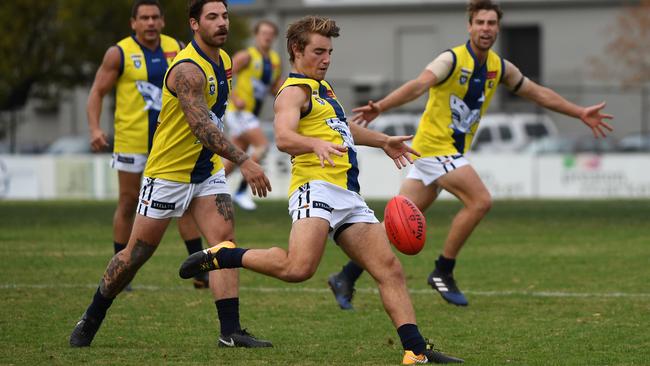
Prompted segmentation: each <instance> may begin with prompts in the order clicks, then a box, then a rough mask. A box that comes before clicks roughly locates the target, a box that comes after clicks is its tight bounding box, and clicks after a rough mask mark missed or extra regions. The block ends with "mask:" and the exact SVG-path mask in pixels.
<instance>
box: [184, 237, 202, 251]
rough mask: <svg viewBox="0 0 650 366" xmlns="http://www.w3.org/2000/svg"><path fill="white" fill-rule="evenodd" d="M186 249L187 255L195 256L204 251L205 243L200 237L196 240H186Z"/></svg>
mask: <svg viewBox="0 0 650 366" xmlns="http://www.w3.org/2000/svg"><path fill="white" fill-rule="evenodd" d="M185 247H186V248H187V254H190V255H192V254H194V253H196V252H200V251H202V250H203V242H202V241H201V237H200V236H199V237H198V238H196V239H190V240H185Z"/></svg>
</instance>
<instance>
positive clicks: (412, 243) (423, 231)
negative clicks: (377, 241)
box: [384, 196, 427, 255]
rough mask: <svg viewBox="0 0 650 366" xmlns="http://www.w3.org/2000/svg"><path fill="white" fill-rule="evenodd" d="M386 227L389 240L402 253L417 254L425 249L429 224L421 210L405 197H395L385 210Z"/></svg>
mask: <svg viewBox="0 0 650 366" xmlns="http://www.w3.org/2000/svg"><path fill="white" fill-rule="evenodd" d="M384 227H385V228H386V235H388V240H390V242H391V243H393V245H394V246H395V248H397V250H399V251H400V252H402V253H404V254H408V255H413V254H417V253H419V252H420V250H422V248H423V247H424V242H425V240H426V236H427V224H426V221H425V219H424V215H422V212H420V209H418V208H417V206H415V204H414V203H413V202H411V200H409V199H408V198H406V197H404V196H395V197H393V198H391V200H390V201H388V204H386V209H384Z"/></svg>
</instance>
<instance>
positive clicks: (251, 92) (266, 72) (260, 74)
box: [228, 47, 282, 116]
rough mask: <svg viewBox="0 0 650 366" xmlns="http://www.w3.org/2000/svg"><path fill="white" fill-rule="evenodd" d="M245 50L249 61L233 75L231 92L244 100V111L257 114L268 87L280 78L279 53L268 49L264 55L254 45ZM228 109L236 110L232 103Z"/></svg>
mask: <svg viewBox="0 0 650 366" xmlns="http://www.w3.org/2000/svg"><path fill="white" fill-rule="evenodd" d="M247 51H248V54H249V55H250V61H249V62H248V65H247V66H246V67H245V68H243V69H241V70H240V71H239V72H238V73H237V74H236V75H235V82H234V85H233V91H232V93H233V95H236V96H237V97H238V98H240V99H241V100H243V101H244V102H245V107H244V109H243V110H244V111H247V112H251V113H253V114H254V115H256V116H258V115H259V114H260V111H261V110H262V103H263V102H264V97H266V94H267V93H268V92H269V88H270V87H271V86H272V85H273V84H274V83H275V82H276V81H277V80H278V79H279V78H280V73H281V71H282V70H281V69H280V55H278V53H277V52H275V51H273V50H270V51H269V56H268V57H264V56H263V55H262V53H260V51H259V50H258V49H257V48H255V47H249V48H248V49H247ZM228 110H229V111H235V110H236V108H235V106H234V104H233V103H231V104H230V105H229V106H228Z"/></svg>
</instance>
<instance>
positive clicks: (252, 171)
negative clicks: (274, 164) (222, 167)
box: [239, 158, 271, 197]
mask: <svg viewBox="0 0 650 366" xmlns="http://www.w3.org/2000/svg"><path fill="white" fill-rule="evenodd" d="M239 171H240V172H241V174H242V175H243V176H244V179H246V183H248V185H249V186H250V187H251V190H252V191H253V194H254V195H256V196H257V197H266V193H267V192H270V191H271V182H269V178H268V177H267V176H266V174H264V169H262V167H261V166H260V165H259V164H257V163H256V162H254V161H253V159H250V158H248V159H246V160H245V161H244V162H243V163H242V164H241V165H240V166H239Z"/></svg>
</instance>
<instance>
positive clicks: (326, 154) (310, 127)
mask: <svg viewBox="0 0 650 366" xmlns="http://www.w3.org/2000/svg"><path fill="white" fill-rule="evenodd" d="M338 35H339V28H338V27H337V26H336V23H335V22H334V21H333V20H331V19H327V18H323V17H314V16H307V17H304V18H302V19H300V20H299V21H297V22H295V23H293V24H292V25H291V26H290V27H289V29H288V31H287V45H288V47H287V48H288V50H289V60H290V61H291V64H292V73H291V74H290V75H289V78H288V79H287V80H286V81H285V82H284V84H283V85H282V87H281V88H280V91H279V92H278V96H277V99H276V101H275V134H276V143H277V146H278V149H280V150H281V151H284V152H286V153H288V154H290V155H291V156H293V169H292V177H291V187H290V190H289V192H291V193H290V197H289V212H290V215H291V217H292V219H293V226H292V228H291V233H290V235H289V248H288V250H284V249H282V248H277V247H274V248H270V249H243V248H236V247H235V244H234V243H232V242H228V241H227V242H223V243H220V244H218V245H216V246H214V247H212V248H209V249H206V250H204V251H203V252H199V253H195V254H193V255H191V256H190V257H188V259H187V260H186V261H185V262H184V263H183V264H182V266H181V269H180V275H181V277H183V278H189V277H192V276H194V275H196V274H198V273H201V272H204V271H210V270H214V269H227V268H239V267H243V268H247V269H250V270H253V271H255V272H259V273H262V274H266V275H269V276H272V277H275V278H278V279H281V280H283V281H287V282H302V281H305V280H307V279H309V278H310V277H311V276H313V274H314V273H315V272H316V269H317V267H318V263H319V262H320V260H321V257H322V256H323V252H324V250H325V243H326V241H327V237H328V233H332V237H333V239H334V241H335V242H336V243H337V244H338V245H339V246H340V247H341V248H342V249H343V250H344V251H345V253H346V254H347V255H348V256H349V257H350V258H352V259H353V260H354V261H355V262H357V263H359V264H360V265H361V266H363V268H365V269H366V270H367V271H368V272H370V274H371V275H372V277H373V278H374V279H375V281H376V282H377V286H378V287H379V293H380V295H381V300H382V302H383V305H384V309H385V310H386V312H387V313H388V315H389V317H390V318H391V320H392V322H393V324H394V326H395V328H397V333H398V334H399V337H400V340H401V342H402V346H403V347H404V352H405V353H404V359H403V363H404V364H407V365H408V364H416V363H461V362H463V361H462V360H461V359H458V358H454V357H451V356H447V355H445V354H443V353H441V352H439V351H436V350H434V349H433V347H430V345H427V343H426V341H425V340H424V338H423V337H422V335H421V334H420V331H419V329H418V326H417V325H416V321H415V311H414V309H413V305H412V304H411V299H410V297H409V294H408V291H407V288H406V280H405V277H404V272H403V271H402V266H401V264H400V262H399V260H398V259H397V258H396V257H395V254H394V253H393V252H392V250H391V248H390V245H389V244H388V240H387V238H386V234H385V232H384V229H383V227H382V226H381V225H380V224H379V221H378V220H377V218H376V217H375V215H374V213H373V211H372V210H371V209H370V208H368V206H367V205H366V203H365V201H364V200H363V198H362V197H361V196H360V195H359V193H358V192H359V183H358V180H357V177H358V174H359V170H358V166H357V151H356V147H355V142H356V143H357V144H359V145H367V146H373V147H379V148H382V149H383V150H384V151H385V152H386V154H387V155H388V156H389V157H391V158H392V159H393V160H394V162H395V164H396V165H397V167H398V168H401V167H403V166H406V164H407V163H409V162H412V160H411V157H410V155H411V154H415V155H418V153H417V152H415V151H414V150H412V149H411V148H410V147H408V146H407V145H406V144H404V141H407V140H409V139H410V138H411V136H394V137H389V136H387V135H384V134H381V133H378V132H374V131H370V130H368V129H366V128H363V127H361V126H358V125H354V124H352V125H349V124H348V123H347V121H346V117H345V114H344V112H343V108H342V107H341V105H340V104H339V102H338V100H337V98H336V95H335V94H334V92H333V90H332V87H331V85H330V84H329V83H328V82H327V81H325V80H324V78H325V74H326V72H327V69H328V67H329V65H330V58H331V53H332V39H331V38H332V37H338ZM359 238H363V239H364V240H359Z"/></svg>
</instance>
